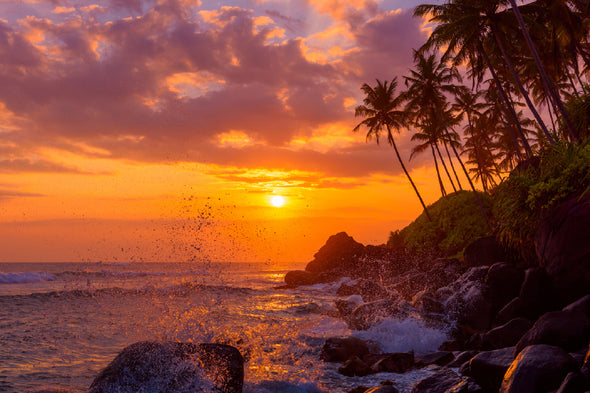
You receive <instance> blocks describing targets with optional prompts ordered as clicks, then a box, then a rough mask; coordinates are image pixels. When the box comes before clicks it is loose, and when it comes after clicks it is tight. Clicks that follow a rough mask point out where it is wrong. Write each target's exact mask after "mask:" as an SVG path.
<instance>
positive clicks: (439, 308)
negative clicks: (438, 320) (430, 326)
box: [412, 289, 444, 314]
mask: <svg viewBox="0 0 590 393" xmlns="http://www.w3.org/2000/svg"><path fill="white" fill-rule="evenodd" d="M412 306H413V307H414V308H416V309H417V310H420V311H422V312H423V313H429V314H442V313H443V312H444V306H443V304H442V303H441V302H440V300H439V299H438V298H437V296H436V293H435V292H434V291H433V290H427V289H425V290H423V291H420V292H418V293H417V294H416V295H414V298H413V299H412Z"/></svg>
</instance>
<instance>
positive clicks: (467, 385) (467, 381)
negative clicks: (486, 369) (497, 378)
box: [445, 377, 484, 393]
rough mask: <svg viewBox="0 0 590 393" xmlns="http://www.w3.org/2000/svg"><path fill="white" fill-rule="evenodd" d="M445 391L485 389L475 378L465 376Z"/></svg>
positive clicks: (463, 392) (478, 392)
mask: <svg viewBox="0 0 590 393" xmlns="http://www.w3.org/2000/svg"><path fill="white" fill-rule="evenodd" d="M445 393H484V389H483V388H482V387H481V386H479V385H478V383H477V382H476V381H475V380H474V379H473V378H469V377H465V378H463V380H462V381H461V382H459V383H458V384H457V385H455V386H453V387H452V388H450V389H448V390H447V391H445Z"/></svg>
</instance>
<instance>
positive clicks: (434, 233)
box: [390, 191, 492, 255]
mask: <svg viewBox="0 0 590 393" xmlns="http://www.w3.org/2000/svg"><path fill="white" fill-rule="evenodd" d="M479 195H480V197H481V199H482V201H483V204H484V207H485V208H486V210H488V211H490V210H491V206H492V200H491V197H490V196H489V195H487V194H484V193H479ZM428 210H429V211H430V215H431V216H432V221H429V220H428V218H427V217H426V216H425V214H424V213H422V214H421V215H420V216H419V217H418V218H417V219H416V220H415V221H414V222H412V223H411V224H410V225H408V226H407V227H405V228H404V229H402V230H401V231H400V233H399V236H401V237H402V238H403V241H404V244H405V246H406V247H409V248H412V249H415V250H417V251H429V250H436V251H439V252H442V253H443V254H445V255H453V254H456V253H457V252H460V251H461V250H463V248H465V246H467V245H468V244H469V243H471V242H472V241H474V240H476V239H478V238H480V237H483V236H486V235H488V234H489V233H488V229H487V224H486V221H485V218H484V217H483V215H482V213H481V210H480V208H479V206H478V203H477V200H476V198H475V195H474V194H473V193H472V192H468V191H458V192H455V193H453V194H449V195H447V196H446V197H443V198H441V199H439V200H438V201H436V202H435V203H433V204H432V205H430V206H429V207H428ZM390 239H391V237H390Z"/></svg>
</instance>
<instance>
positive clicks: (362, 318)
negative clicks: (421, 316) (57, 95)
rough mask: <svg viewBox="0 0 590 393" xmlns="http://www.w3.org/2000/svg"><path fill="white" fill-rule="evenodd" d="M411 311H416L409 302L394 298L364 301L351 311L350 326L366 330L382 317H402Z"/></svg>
mask: <svg viewBox="0 0 590 393" xmlns="http://www.w3.org/2000/svg"><path fill="white" fill-rule="evenodd" d="M413 312H414V313H416V312H417V311H416V309H414V308H413V307H412V306H411V305H410V304H408V303H406V302H404V301H399V300H396V299H383V300H377V301H375V302H370V303H364V304H361V305H359V306H358V307H357V308H355V309H354V311H353V312H352V314H351V316H350V328H351V329H354V330H366V329H368V328H370V327H371V326H373V325H374V324H376V323H378V322H380V321H382V320H383V319H386V318H391V317H393V316H396V317H399V318H403V317H404V316H408V315H410V314H411V313H413Z"/></svg>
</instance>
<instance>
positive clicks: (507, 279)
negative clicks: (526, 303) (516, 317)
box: [484, 262, 524, 312]
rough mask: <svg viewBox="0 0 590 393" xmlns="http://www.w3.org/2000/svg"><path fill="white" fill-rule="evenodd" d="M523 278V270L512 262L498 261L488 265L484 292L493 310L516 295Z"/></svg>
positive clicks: (496, 309) (499, 307)
mask: <svg viewBox="0 0 590 393" xmlns="http://www.w3.org/2000/svg"><path fill="white" fill-rule="evenodd" d="M523 278H524V273H523V271H522V270H520V269H518V268H516V267H515V266H514V265H512V264H509V263H506V262H498V263H494V264H493V265H492V266H490V269H489V270H488V272H487V274H486V278H485V291H484V293H485V296H486V298H487V299H489V300H490V302H491V303H492V309H493V311H494V312H497V311H498V310H500V309H501V308H502V307H504V305H506V303H508V302H509V301H510V299H512V298H514V297H515V296H516V295H518V293H519V291H520V287H521V284H522V280H523Z"/></svg>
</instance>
